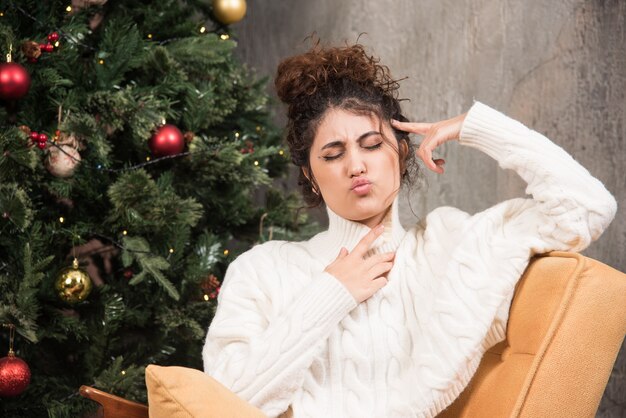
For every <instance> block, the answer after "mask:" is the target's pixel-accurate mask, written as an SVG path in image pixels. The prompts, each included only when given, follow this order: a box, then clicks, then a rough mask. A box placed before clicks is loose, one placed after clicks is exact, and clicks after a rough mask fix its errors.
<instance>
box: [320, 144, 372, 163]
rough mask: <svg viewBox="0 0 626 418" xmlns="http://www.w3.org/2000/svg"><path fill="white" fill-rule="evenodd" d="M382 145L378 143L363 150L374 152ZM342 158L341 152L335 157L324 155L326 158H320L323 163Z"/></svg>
mask: <svg viewBox="0 0 626 418" xmlns="http://www.w3.org/2000/svg"><path fill="white" fill-rule="evenodd" d="M382 144H383V143H382V142H379V143H378V144H374V145H370V146H368V147H363V148H365V149H366V150H368V151H374V150H377V149H378V148H380V147H381V146H382ZM342 156H343V152H341V153H339V154H336V155H326V156H323V157H322V158H323V159H324V161H332V160H337V159H339V158H341V157H342Z"/></svg>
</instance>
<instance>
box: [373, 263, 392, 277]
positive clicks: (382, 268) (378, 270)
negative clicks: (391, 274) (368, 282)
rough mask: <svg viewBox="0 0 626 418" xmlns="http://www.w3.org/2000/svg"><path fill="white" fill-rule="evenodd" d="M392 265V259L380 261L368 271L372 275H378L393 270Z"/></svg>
mask: <svg viewBox="0 0 626 418" xmlns="http://www.w3.org/2000/svg"><path fill="white" fill-rule="evenodd" d="M392 267H393V263H392V262H391V261H388V262H386V263H378V264H376V265H375V266H374V267H372V268H371V269H369V271H368V272H367V273H368V275H369V276H370V277H378V276H381V275H383V274H385V273H386V272H388V271H389V270H391V268H392Z"/></svg>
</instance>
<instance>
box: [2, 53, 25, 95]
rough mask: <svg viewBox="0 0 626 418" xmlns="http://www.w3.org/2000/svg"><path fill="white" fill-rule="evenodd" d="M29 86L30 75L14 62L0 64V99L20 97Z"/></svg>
mask: <svg viewBox="0 0 626 418" xmlns="http://www.w3.org/2000/svg"><path fill="white" fill-rule="evenodd" d="M29 88H30V75H29V74H28V71H26V68H24V67H22V66H21V65H20V64H18V63H16V62H5V63H2V64H0V99H3V100H14V99H21V98H22V97H24V96H25V95H26V93H28V89H29Z"/></svg>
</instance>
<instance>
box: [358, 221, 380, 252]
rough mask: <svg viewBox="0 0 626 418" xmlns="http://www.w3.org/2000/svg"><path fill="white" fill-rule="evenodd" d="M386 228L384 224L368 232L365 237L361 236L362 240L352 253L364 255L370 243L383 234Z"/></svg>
mask: <svg viewBox="0 0 626 418" xmlns="http://www.w3.org/2000/svg"><path fill="white" fill-rule="evenodd" d="M384 230H385V227H384V226H383V225H382V224H381V225H378V226H376V227H374V228H372V229H371V230H370V232H368V233H367V234H366V235H365V236H364V237H363V238H361V241H359V243H358V244H357V245H356V247H354V250H352V254H356V255H357V256H359V257H363V256H364V255H365V253H366V252H367V250H369V248H370V245H372V243H373V242H374V241H376V238H378V236H379V235H380V234H382V233H383V231H384Z"/></svg>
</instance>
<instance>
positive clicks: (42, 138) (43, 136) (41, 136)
mask: <svg viewBox="0 0 626 418" xmlns="http://www.w3.org/2000/svg"><path fill="white" fill-rule="evenodd" d="M37 139H38V140H39V142H48V135H46V134H39V138H37Z"/></svg>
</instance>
